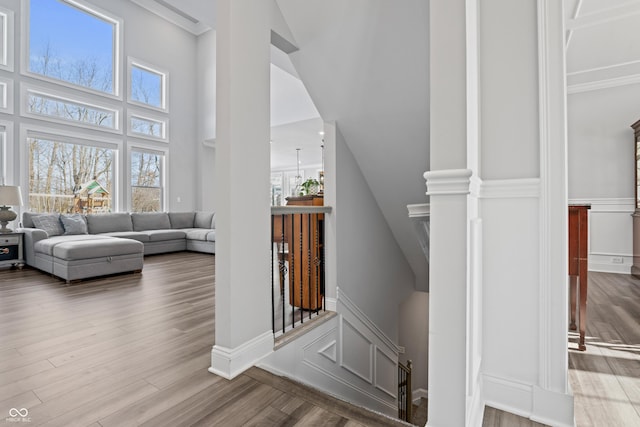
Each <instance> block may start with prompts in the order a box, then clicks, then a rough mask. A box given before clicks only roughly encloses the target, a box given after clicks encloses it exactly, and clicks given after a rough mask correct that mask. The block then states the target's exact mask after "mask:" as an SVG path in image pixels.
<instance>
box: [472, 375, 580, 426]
mask: <svg viewBox="0 0 640 427" xmlns="http://www.w3.org/2000/svg"><path fill="white" fill-rule="evenodd" d="M483 388H484V397H485V405H487V406H491V407H493V408H496V409H500V410H502V411H506V412H510V413H512V414H515V415H519V416H521V417H525V418H529V419H531V420H533V421H536V422H540V423H543V424H546V425H552V426H558V427H570V426H571V427H572V426H574V418H573V396H571V395H569V394H563V393H556V392H552V391H549V390H545V389H542V388H540V387H538V386H535V385H530V384H524V383H520V382H517V381H513V380H509V379H505V378H498V377H494V376H491V375H487V374H485V375H483Z"/></svg>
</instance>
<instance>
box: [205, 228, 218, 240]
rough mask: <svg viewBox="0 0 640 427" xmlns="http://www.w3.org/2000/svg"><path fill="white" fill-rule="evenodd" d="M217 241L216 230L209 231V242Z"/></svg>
mask: <svg viewBox="0 0 640 427" xmlns="http://www.w3.org/2000/svg"><path fill="white" fill-rule="evenodd" d="M215 241H216V230H212V231H209V232H208V233H207V242H215Z"/></svg>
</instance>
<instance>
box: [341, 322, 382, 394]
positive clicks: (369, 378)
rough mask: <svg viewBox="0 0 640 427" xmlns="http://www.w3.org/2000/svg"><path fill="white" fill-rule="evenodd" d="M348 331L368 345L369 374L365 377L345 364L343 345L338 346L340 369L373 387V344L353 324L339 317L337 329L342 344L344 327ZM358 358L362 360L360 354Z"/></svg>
mask: <svg viewBox="0 0 640 427" xmlns="http://www.w3.org/2000/svg"><path fill="white" fill-rule="evenodd" d="M347 326H348V328H349V329H351V330H352V332H354V333H355V334H357V335H359V336H360V337H361V338H362V339H363V340H364V341H365V342H366V343H367V344H368V345H369V354H368V355H367V356H368V359H369V362H368V363H367V367H368V369H369V372H368V373H367V376H365V375H363V374H362V373H360V372H358V369H357V368H355V367H353V366H349V365H348V364H347V363H345V361H344V347H345V346H344V345H341V346H340V363H339V365H340V367H341V368H343V369H345V370H346V371H348V372H350V373H351V374H353V375H355V376H356V377H358V378H360V379H361V380H363V381H364V382H367V383H369V384H371V385H373V371H374V367H373V353H374V350H375V348H376V346H375V344H374V343H373V342H371V340H370V339H369V338H368V337H366V336H365V335H364V334H363V333H362V332H360V330H359V329H358V328H357V327H356V325H354V324H353V323H351V322H349V321H348V320H347V319H345V318H344V316H340V323H339V328H340V337H341V339H340V341H341V342H344V330H345V327H347ZM358 356H359V358H362V357H363V355H362V354H360V355H358Z"/></svg>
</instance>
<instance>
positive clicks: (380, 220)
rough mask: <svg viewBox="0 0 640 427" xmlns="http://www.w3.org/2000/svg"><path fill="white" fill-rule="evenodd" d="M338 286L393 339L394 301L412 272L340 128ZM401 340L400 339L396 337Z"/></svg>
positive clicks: (407, 287)
mask: <svg viewBox="0 0 640 427" xmlns="http://www.w3.org/2000/svg"><path fill="white" fill-rule="evenodd" d="M336 184H337V185H336V187H337V188H336V207H335V208H336V216H335V218H336V239H337V241H336V246H337V260H338V263H337V278H338V283H337V285H338V289H339V292H340V290H342V291H344V292H345V293H346V294H347V295H348V297H349V298H351V300H352V301H353V302H354V303H355V304H356V305H357V306H358V308H360V309H361V310H362V311H363V312H364V313H365V314H366V315H367V316H368V317H369V318H370V319H371V320H372V321H373V322H374V323H375V324H376V325H377V326H378V327H379V328H380V329H381V330H382V331H384V333H385V334H387V336H389V337H390V338H391V339H392V340H393V341H394V342H398V322H399V306H400V304H401V303H402V302H403V301H404V300H406V298H407V297H408V296H409V295H410V293H411V292H413V285H414V275H413V273H412V271H411V268H410V266H409V265H408V263H407V260H406V258H405V257H404V254H403V253H402V251H401V250H400V247H399V246H398V244H397V242H396V240H395V238H394V237H393V234H392V233H391V230H390V229H389V225H388V223H387V222H386V221H385V219H384V217H383V215H382V213H381V211H380V208H379V207H378V204H377V203H376V200H375V199H374V197H373V194H372V193H371V190H370V189H369V186H368V184H367V181H366V180H365V179H364V177H363V175H362V172H361V171H360V168H359V167H358V164H357V163H356V161H355V159H354V157H353V154H352V153H351V151H350V150H349V147H348V146H347V144H346V142H345V140H344V137H343V136H342V134H341V133H340V130H339V124H338V132H337V138H336ZM400 345H402V343H400Z"/></svg>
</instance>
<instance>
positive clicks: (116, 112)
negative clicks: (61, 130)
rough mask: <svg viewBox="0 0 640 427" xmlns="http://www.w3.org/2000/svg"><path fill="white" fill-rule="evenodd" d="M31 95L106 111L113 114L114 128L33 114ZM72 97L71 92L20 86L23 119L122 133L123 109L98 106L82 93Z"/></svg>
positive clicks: (28, 85)
mask: <svg viewBox="0 0 640 427" xmlns="http://www.w3.org/2000/svg"><path fill="white" fill-rule="evenodd" d="M29 94H34V95H36V96H41V97H44V98H48V99H51V100H52V101H60V102H68V103H71V104H76V105H79V106H81V107H88V108H95V109H97V110H104V111H105V112H108V113H113V127H107V126H100V125H98V124H95V123H91V122H81V121H77V120H73V119H65V118H63V117H57V116H50V115H47V114H38V113H34V112H31V111H29V110H28V107H29ZM70 95H72V94H71V92H69V91H60V90H56V89H49V88H44V87H42V86H37V85H30V84H22V85H20V99H21V102H20V115H21V116H22V117H30V118H32V119H36V120H45V121H48V122H53V123H59V124H62V125H66V126H73V127H74V128H84V129H92V130H98V131H103V132H109V133H115V134H121V133H122V131H121V126H120V123H121V122H122V107H115V106H113V107H111V106H110V107H107V106H105V105H98V104H96V103H95V102H93V100H92V99H90V98H89V97H87V96H86V95H82V94H80V93H75V94H73V95H72V96H70Z"/></svg>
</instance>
